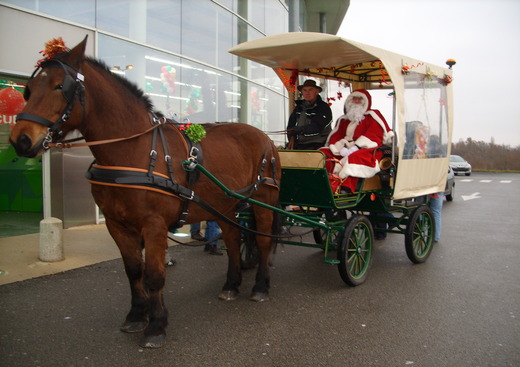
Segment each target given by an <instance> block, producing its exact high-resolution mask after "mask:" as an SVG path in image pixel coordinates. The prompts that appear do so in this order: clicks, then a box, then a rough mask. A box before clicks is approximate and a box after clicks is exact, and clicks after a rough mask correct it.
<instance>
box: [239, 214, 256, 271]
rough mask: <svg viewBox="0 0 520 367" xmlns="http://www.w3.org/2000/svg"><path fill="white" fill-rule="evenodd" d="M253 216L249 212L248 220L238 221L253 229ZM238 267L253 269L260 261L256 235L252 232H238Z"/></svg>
mask: <svg viewBox="0 0 520 367" xmlns="http://www.w3.org/2000/svg"><path fill="white" fill-rule="evenodd" d="M254 221H255V220H254V217H253V215H252V213H251V215H250V217H249V219H248V220H243V221H240V222H239V223H240V225H242V226H244V227H247V228H250V229H255V225H254ZM240 241H241V243H240V267H241V268H242V269H253V268H255V267H256V266H257V265H258V263H259V262H260V253H259V252H258V246H257V245H256V237H255V234H254V233H251V232H248V231H244V230H242V232H241V233H240Z"/></svg>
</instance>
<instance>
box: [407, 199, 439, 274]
mask: <svg viewBox="0 0 520 367" xmlns="http://www.w3.org/2000/svg"><path fill="white" fill-rule="evenodd" d="M434 230H435V224H434V221H433V213H432V211H431V209H430V207H428V206H427V205H421V206H419V207H417V208H416V209H414V211H413V212H412V214H411V215H410V219H409V220H408V225H407V226H406V232H405V235H404V236H405V237H404V244H405V247H406V255H408V258H409V259H410V261H411V262H413V263H415V264H420V263H423V262H425V261H426V259H428V256H430V253H431V250H432V244H433V233H434Z"/></svg>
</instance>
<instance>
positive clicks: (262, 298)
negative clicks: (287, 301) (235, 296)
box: [249, 292, 269, 302]
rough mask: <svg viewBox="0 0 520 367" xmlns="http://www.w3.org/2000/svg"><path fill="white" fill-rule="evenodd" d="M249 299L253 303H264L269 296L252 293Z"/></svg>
mask: <svg viewBox="0 0 520 367" xmlns="http://www.w3.org/2000/svg"><path fill="white" fill-rule="evenodd" d="M249 299H250V300H251V301H255V302H266V301H269V294H267V293H261V292H256V293H253V294H252V295H251V297H250V298H249Z"/></svg>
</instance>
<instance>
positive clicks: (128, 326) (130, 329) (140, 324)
mask: <svg viewBox="0 0 520 367" xmlns="http://www.w3.org/2000/svg"><path fill="white" fill-rule="evenodd" d="M146 326H148V322H146V321H125V322H124V323H123V325H121V328H120V330H121V331H122V332H125V333H139V332H141V331H143V330H144V329H145V328H146Z"/></svg>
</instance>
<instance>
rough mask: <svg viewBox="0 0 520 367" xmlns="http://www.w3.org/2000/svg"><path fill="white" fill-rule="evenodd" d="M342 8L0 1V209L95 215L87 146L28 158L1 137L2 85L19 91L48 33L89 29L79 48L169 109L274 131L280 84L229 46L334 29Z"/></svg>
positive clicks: (78, 36)
mask: <svg viewBox="0 0 520 367" xmlns="http://www.w3.org/2000/svg"><path fill="white" fill-rule="evenodd" d="M348 6H349V0H327V1H321V0H285V1H284V0H70V1H55V0H12V1H0V39H1V44H2V45H3V48H2V49H3V52H2V53H0V89H1V90H0V185H1V187H0V212H9V211H12V212H20V211H21V212H23V211H30V212H40V213H41V216H42V218H43V216H44V215H45V217H48V216H53V217H57V218H60V219H62V220H63V223H64V227H65V228H68V227H73V226H76V225H83V224H91V223H96V221H98V220H99V217H98V216H99V213H98V211H97V208H96V206H95V204H94V201H93V199H92V197H91V195H90V185H89V184H88V182H87V181H86V180H85V179H84V178H83V174H84V172H85V171H86V169H87V167H88V166H89V164H90V163H91V161H92V156H91V154H90V151H89V150H88V149H87V148H84V149H82V148H75V149H74V150H73V151H66V150H63V151H61V150H57V149H52V150H51V151H50V152H49V153H47V154H45V155H44V156H43V157H41V158H38V159H32V160H30V159H23V158H18V157H16V155H15V154H14V151H13V150H12V148H11V147H10V146H9V144H8V143H7V139H8V135H9V129H10V128H9V126H10V125H13V124H14V123H15V116H13V115H12V114H11V113H12V112H13V110H14V109H16V107H15V106H11V107H12V108H11V109H10V110H9V111H5V110H2V101H1V99H2V96H3V94H2V90H12V89H15V90H17V91H18V93H20V94H21V92H22V91H23V89H24V85H25V82H26V81H27V79H28V77H29V76H30V74H31V73H32V71H33V70H34V65H35V63H36V61H37V60H38V59H39V58H40V57H41V55H40V54H39V51H40V50H42V49H43V48H44V44H45V42H47V41H49V40H50V39H52V38H56V37H62V38H63V40H64V41H65V44H66V45H67V46H68V47H70V48H72V47H74V46H75V45H76V44H77V43H79V42H80V41H81V40H83V39H84V38H85V36H88V43H87V54H88V55H90V56H94V57H96V58H99V59H102V60H103V61H104V62H105V63H106V64H107V65H108V66H109V67H110V68H111V69H112V71H113V72H114V73H120V74H123V75H124V76H125V77H126V78H128V79H129V80H131V81H133V82H134V83H136V84H137V85H138V86H139V87H140V88H142V89H143V90H144V91H145V92H146V93H147V94H148V95H149V96H150V97H151V99H152V101H153V103H154V105H155V107H156V109H158V110H160V111H162V112H163V113H164V114H166V115H167V116H171V117H175V118H176V119H179V120H182V119H185V118H187V119H189V120H190V121H191V122H194V123H205V122H215V121H219V122H237V121H240V122H246V123H248V124H251V125H254V126H256V127H258V128H260V129H262V130H264V131H277V130H282V129H284V127H285V125H286V121H287V118H288V116H289V113H290V110H289V109H290V103H289V96H288V94H287V92H286V90H285V89H284V88H283V86H282V83H281V82H280V80H279V79H278V77H277V76H276V75H275V74H274V72H272V70H271V69H269V68H266V67H264V66H262V65H258V64H256V63H252V62H250V61H247V60H243V59H240V58H238V57H236V56H234V55H231V54H230V53H228V52H227V51H228V50H229V49H230V48H231V47H233V46H234V45H237V44H239V43H242V42H245V41H248V40H252V39H256V38H261V37H264V36H268V35H272V34H276V33H283V32H287V31H313V32H325V33H331V34H335V33H336V32H337V30H338V29H339V27H340V25H341V22H342V20H343V17H344V15H345V13H346V11H347V9H348ZM6 50H9V52H6ZM4 94H5V93H4ZM1 113H7V114H5V115H2V114H1ZM272 138H273V140H275V142H276V143H277V144H283V143H284V142H283V137H280V136H273V137H272Z"/></svg>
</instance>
